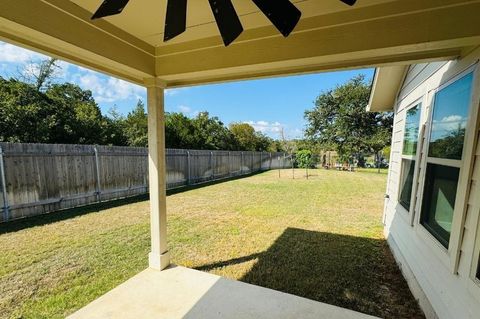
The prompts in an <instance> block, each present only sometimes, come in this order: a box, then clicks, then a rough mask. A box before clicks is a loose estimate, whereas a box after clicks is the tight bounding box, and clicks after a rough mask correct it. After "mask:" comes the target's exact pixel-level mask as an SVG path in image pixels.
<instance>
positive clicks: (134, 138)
mask: <svg viewBox="0 0 480 319" xmlns="http://www.w3.org/2000/svg"><path fill="white" fill-rule="evenodd" d="M123 127H124V134H125V136H126V138H127V143H128V145H129V146H137V147H147V146H148V115H147V113H146V112H145V105H144V104H143V102H142V101H141V100H138V102H137V106H136V107H135V109H134V110H133V111H131V112H130V113H128V115H127V117H126V118H125V120H124V125H123Z"/></svg>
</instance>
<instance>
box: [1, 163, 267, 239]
mask: <svg viewBox="0 0 480 319" xmlns="http://www.w3.org/2000/svg"><path fill="white" fill-rule="evenodd" d="M263 172H264V171H261V172H255V173H252V174H248V175H241V176H235V177H231V178H225V179H219V180H213V181H210V182H204V183H201V184H195V185H189V186H184V187H178V188H175V189H170V190H167V196H168V195H174V194H179V193H183V192H187V191H190V190H194V189H199V188H203V187H207V186H212V185H216V184H220V183H224V182H228V181H232V180H237V179H241V178H245V177H250V176H254V175H257V174H261V173H263ZM148 199H149V195H148V194H143V195H138V196H132V197H128V198H122V199H117V200H111V201H107V202H101V203H94V204H91V205H86V206H80V207H75V208H70V209H65V210H61V211H55V212H50V213H47V214H43V215H37V216H32V217H27V218H23V219H18V220H12V221H10V222H7V223H0V235H2V234H6V233H10V232H16V231H19V230H22V229H27V228H31V227H37V226H42V225H47V224H52V223H56V222H59V221H63V220H67V219H70V218H74V217H78V216H82V215H86V214H90V213H96V212H99V211H101V210H105V209H109V208H115V207H119V206H123V205H128V204H133V203H138V202H142V201H146V200H148Z"/></svg>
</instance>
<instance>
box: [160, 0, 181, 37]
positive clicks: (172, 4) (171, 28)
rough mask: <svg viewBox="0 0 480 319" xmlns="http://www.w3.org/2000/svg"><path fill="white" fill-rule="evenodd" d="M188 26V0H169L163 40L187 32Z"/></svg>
mask: <svg viewBox="0 0 480 319" xmlns="http://www.w3.org/2000/svg"><path fill="white" fill-rule="evenodd" d="M186 28H187V0H168V4H167V16H166V18H165V34H164V35H163V41H168V40H170V39H173V38H175V37H176V36H178V35H180V34H182V33H183V32H185V30H186Z"/></svg>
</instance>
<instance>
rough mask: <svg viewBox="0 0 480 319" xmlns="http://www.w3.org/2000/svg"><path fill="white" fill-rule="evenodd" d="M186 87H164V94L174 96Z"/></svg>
mask: <svg viewBox="0 0 480 319" xmlns="http://www.w3.org/2000/svg"><path fill="white" fill-rule="evenodd" d="M187 89H188V88H178V89H166V90H165V95H166V96H174V95H177V94H179V93H180V92H182V91H185V90H187Z"/></svg>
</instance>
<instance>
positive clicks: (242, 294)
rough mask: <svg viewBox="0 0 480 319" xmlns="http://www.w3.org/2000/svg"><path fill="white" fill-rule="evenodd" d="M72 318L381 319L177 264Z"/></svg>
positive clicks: (124, 287) (109, 295)
mask: <svg viewBox="0 0 480 319" xmlns="http://www.w3.org/2000/svg"><path fill="white" fill-rule="evenodd" d="M68 318H70V319H79V318H84V319H87V318H88V319H95V318H102V319H105V318H116V319H118V318H132V319H133V318H135V319H138V318H142V319H150V318H156V319H158V318H168V319H177V318H208V319H214V318H235V319H238V318H242V319H243V318H245V319H246V318H256V319H262V318H264V319H267V318H268V319H270V318H272V319H273V318H275V319H282V318H285V319H286V318H304V319H310V318H312V319H313V318H315V319H320V318H329V319H337V318H338V319H340V318H341V319H367V318H370V319H371V318H375V317H372V316H368V315H365V314H362V313H358V312H355V311H352V310H348V309H343V308H339V307H335V306H332V305H328V304H324V303H321V302H317V301H313V300H309V299H305V298H301V297H297V296H294V295H290V294H286V293H282V292H279V291H275V290H271V289H267V288H263V287H259V286H254V285H250V284H246V283H243V282H239V281H233V280H229V279H225V278H222V277H219V276H216V275H212V274H208V273H204V272H200V271H197V270H192V269H188V268H184V267H179V266H171V267H170V268H168V269H166V270H164V271H161V272H160V271H156V270H153V269H147V270H144V271H143V272H141V273H139V274H138V275H136V276H135V277H133V278H131V279H130V280H128V281H126V282H125V283H123V284H121V285H120V286H118V287H116V288H115V289H113V290H112V291H110V292H108V293H107V294H105V295H103V296H102V297H100V298H98V299H97V300H95V301H93V302H92V303H90V304H89V305H87V306H86V307H84V308H83V309H80V310H79V311H77V312H76V313H74V314H72V315H71V316H70V317H68Z"/></svg>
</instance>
